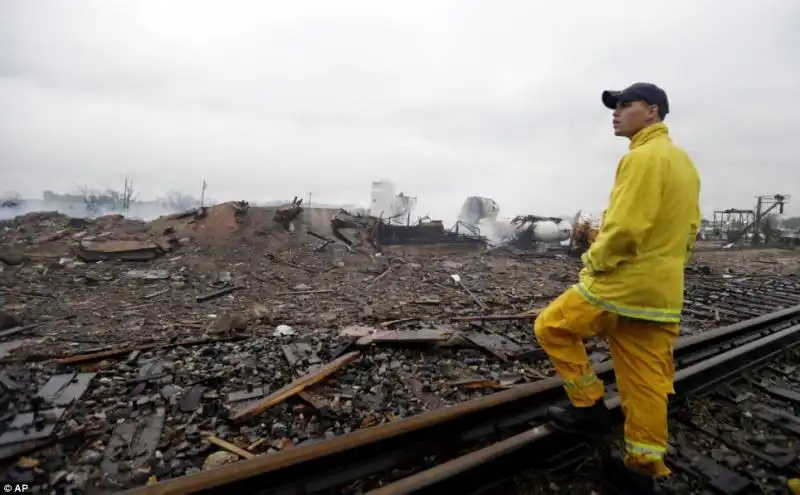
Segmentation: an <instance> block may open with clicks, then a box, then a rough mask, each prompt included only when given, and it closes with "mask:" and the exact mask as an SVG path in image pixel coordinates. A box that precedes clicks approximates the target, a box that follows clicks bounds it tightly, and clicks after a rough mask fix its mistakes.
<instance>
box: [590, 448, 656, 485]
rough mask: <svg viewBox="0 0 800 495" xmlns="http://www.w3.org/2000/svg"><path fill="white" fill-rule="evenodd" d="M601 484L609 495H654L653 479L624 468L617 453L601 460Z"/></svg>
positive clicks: (623, 463) (621, 458) (620, 456)
mask: <svg viewBox="0 0 800 495" xmlns="http://www.w3.org/2000/svg"><path fill="white" fill-rule="evenodd" d="M603 482H604V483H605V484H606V485H607V487H608V488H609V490H610V491H611V493H617V494H619V495H651V494H655V493H656V483H655V480H654V479H653V477H652V476H650V475H648V474H644V473H640V472H637V471H634V470H632V469H631V468H629V467H628V466H626V465H625V462H624V461H623V457H622V455H621V454H620V453H619V452H613V453H611V454H610V455H607V456H605V457H604V458H603Z"/></svg>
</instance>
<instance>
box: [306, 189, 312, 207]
mask: <svg viewBox="0 0 800 495" xmlns="http://www.w3.org/2000/svg"><path fill="white" fill-rule="evenodd" d="M306 207H307V208H311V192H309V193H308V205H306Z"/></svg>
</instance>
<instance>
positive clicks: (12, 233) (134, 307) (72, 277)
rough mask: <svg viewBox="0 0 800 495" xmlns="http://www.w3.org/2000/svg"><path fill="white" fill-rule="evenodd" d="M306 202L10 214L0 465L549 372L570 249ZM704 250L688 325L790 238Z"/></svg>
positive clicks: (230, 439)
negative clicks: (401, 239)
mask: <svg viewBox="0 0 800 495" xmlns="http://www.w3.org/2000/svg"><path fill="white" fill-rule="evenodd" d="M300 203H301V201H299V200H296V201H294V202H293V203H292V204H291V205H290V206H287V207H285V208H280V209H278V210H277V211H276V209H267V208H259V207H254V206H250V205H248V204H247V203H246V202H239V203H226V204H221V205H217V206H214V207H211V208H203V209H199V210H193V211H191V212H187V213H184V214H178V215H171V216H169V217H164V218H161V219H158V220H155V221H153V222H149V223H145V222H140V221H134V220H128V219H125V218H123V217H121V216H105V217H100V218H97V219H93V220H85V219H73V218H69V217H66V216H63V215H59V214H55V213H36V214H29V215H25V216H22V217H18V218H16V219H14V220H11V221H5V222H0V392H1V394H0V418H2V419H1V420H0V458H2V459H3V460H4V461H6V466H5V467H4V468H2V469H3V473H2V478H3V479H4V480H7V481H19V482H28V483H33V482H36V483H40V484H41V483H45V484H49V485H50V486H52V487H58V489H59V490H61V492H62V493H70V490H73V491H74V492H76V493H77V492H78V491H80V490H85V489H86V487H99V488H105V489H109V490H115V489H120V488H125V487H132V486H139V485H143V484H145V483H148V482H153V481H154V480H163V479H166V478H171V477H176V476H182V475H186V474H192V473H196V472H199V471H201V470H204V469H210V468H212V467H216V466H219V465H221V464H227V463H231V462H236V461H237V460H240V459H246V458H251V457H253V456H258V455H268V454H269V453H272V452H277V451H280V450H284V449H289V448H292V447H293V446H296V445H300V444H305V443H308V442H315V441H320V440H324V439H326V438H331V437H334V436H337V435H342V434H345V433H347V432H350V431H353V430H356V429H360V428H367V427H370V426H374V425H377V424H381V423H385V422H388V421H393V420H397V419H400V418H404V417H408V416H411V415H414V414H417V413H420V412H422V411H426V410H430V409H433V408H438V407H444V406H447V405H451V404H454V403H458V402H461V401H465V400H469V399H471V398H475V397H480V396H482V395H486V394H491V393H493V392H495V391H497V390H501V389H505V388H508V387H512V386H514V385H515V384H519V383H525V382H531V381H536V380H541V379H542V378H544V377H547V376H551V375H552V369H551V367H550V365H549V364H548V363H547V362H546V360H545V359H543V358H544V356H543V354H542V352H541V350H540V349H539V348H538V347H537V345H536V343H535V341H534V338H533V335H532V327H531V325H532V321H533V319H534V318H535V315H536V313H537V312H538V311H539V310H540V309H541V308H543V307H544V306H546V304H547V303H548V302H549V301H550V300H552V299H553V298H554V297H556V296H557V295H558V294H559V293H561V292H562V291H563V290H564V289H566V288H567V287H569V286H570V285H571V284H573V283H574V282H575V280H576V277H577V272H578V270H579V268H580V262H579V261H578V260H577V259H576V258H574V257H570V256H566V255H564V254H556V255H548V256H538V255H537V254H536V253H531V252H526V251H524V250H516V249H513V248H510V249H504V250H486V249H484V246H483V245H482V244H480V243H459V242H455V243H453V244H450V245H442V244H438V243H435V242H424V243H422V244H425V245H415V244H414V243H407V244H405V245H402V246H399V247H398V246H391V245H389V246H387V245H384V246H376V245H374V243H372V242H370V241H367V242H360V243H353V242H351V243H350V244H348V243H347V242H343V241H342V240H341V239H339V236H336V235H334V232H333V231H332V221H333V220H335V219H336V218H338V219H339V220H341V221H342V222H344V221H345V218H344V216H341V215H340V216H338V217H337V216H336V215H337V211H334V210H331V211H326V210H319V209H314V208H307V207H305V208H304V207H301V206H300ZM348 221H351V222H352V221H353V219H352V218H350V217H348ZM385 225H386V228H387V229H401V228H402V226H398V225H390V224H388V223H386V224H385ZM335 226H336V222H333V228H335ZM340 226H343V227H345V228H346V227H347V226H348V225H345V224H340ZM433 229H434V230H437V229H438V225H437V226H436V227H433ZM437 231H438V230H437ZM392 232H399V230H392ZM428 240H430V238H428ZM354 246H355V247H356V248H357V249H354ZM376 248H379V250H378V249H376ZM731 256H734V257H736V256H739V258H736V259H735V260H734V261H733V262H731V261H730V259H731ZM697 258H698V259H697V261H695V262H693V264H692V266H691V267H690V268H689V269H688V270H687V274H688V275H687V276H688V277H689V280H690V284H689V285H690V292H691V290H693V289H691V287H692V286H693V285H692V284H694V285H697V287H698V289H697V292H696V294H697V297H696V299H697V301H700V302H698V303H697V305H696V307H695V306H693V308H695V310H694V313H692V314H691V315H689V316H688V318H687V322H686V327H687V329H694V330H695V331H701V330H702V329H703V328H707V327H710V326H718V325H720V324H724V323H726V322H728V321H731V320H735V319H736V318H737V316H736V314H735V313H732V312H730V311H727V310H726V309H725V306H724V304H723V303H722V302H719V303H718V304H719V308H717V309H709V308H708V307H705V306H703V304H705V303H703V301H713V298H712V295H713V294H716V293H717V292H715V291H719V290H720V289H719V288H720V287H734V286H735V284H747V283H748V281H750V282H752V281H753V280H756V281H758V283H759V284H763V283H766V282H767V281H768V280H769V277H774V276H783V277H786V276H788V274H790V273H795V272H796V271H797V259H798V258H795V257H793V256H792V255H791V254H786V252H779V251H774V252H753V253H748V252H741V253H733V254H731V253H726V254H725V255H720V254H719V253H707V254H701V255H698V257H697ZM751 261H757V262H751ZM742 286H743V287H744V285H742ZM736 287H738V286H736ZM725 290H728V289H725ZM730 290H734V289H730ZM798 290H800V289H798ZM690 297H693V296H691V295H690ZM787 297H788V296H787ZM715 304H716V303H715ZM762 309H763V308H762ZM720 310H721V311H720ZM762 312H765V311H762ZM738 318H739V319H743V318H744V317H741V316H739V317H738ZM690 331H691V330H690ZM590 352H591V358H592V359H593V360H594V361H596V362H602V361H604V360H607V359H609V356H608V352H607V349H606V348H605V346H604V344H603V343H602V342H600V341H598V342H595V343H592V344H591V345H590Z"/></svg>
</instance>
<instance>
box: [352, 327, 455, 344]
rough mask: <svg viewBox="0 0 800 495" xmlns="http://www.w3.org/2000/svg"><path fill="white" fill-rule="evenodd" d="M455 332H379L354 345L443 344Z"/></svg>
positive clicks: (427, 330)
mask: <svg viewBox="0 0 800 495" xmlns="http://www.w3.org/2000/svg"><path fill="white" fill-rule="evenodd" d="M454 333H456V332H455V330H450V329H447V330H444V329H438V328H423V329H420V330H381V331H378V332H375V333H373V334H370V335H365V336H363V337H361V338H359V339H358V340H357V341H356V345H368V344H390V343H400V344H425V343H428V344H431V343H437V342H445V341H447V340H448V339H449V338H450V337H452V336H453V334H454Z"/></svg>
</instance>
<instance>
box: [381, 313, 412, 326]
mask: <svg viewBox="0 0 800 495" xmlns="http://www.w3.org/2000/svg"><path fill="white" fill-rule="evenodd" d="M417 320H419V316H412V317H410V318H400V319H399V320H389V321H384V322H383V323H381V324H380V325H378V326H380V327H381V328H389V327H391V326H393V325H399V324H400V323H411V322H412V321H417Z"/></svg>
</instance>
